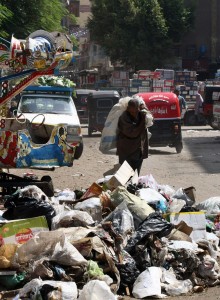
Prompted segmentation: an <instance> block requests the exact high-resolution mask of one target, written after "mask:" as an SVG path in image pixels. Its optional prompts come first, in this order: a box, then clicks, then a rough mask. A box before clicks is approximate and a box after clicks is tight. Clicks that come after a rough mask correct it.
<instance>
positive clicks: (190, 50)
mask: <svg viewBox="0 0 220 300" xmlns="http://www.w3.org/2000/svg"><path fill="white" fill-rule="evenodd" d="M186 57H187V58H195V57H196V46H195V45H188V46H187V48H186Z"/></svg>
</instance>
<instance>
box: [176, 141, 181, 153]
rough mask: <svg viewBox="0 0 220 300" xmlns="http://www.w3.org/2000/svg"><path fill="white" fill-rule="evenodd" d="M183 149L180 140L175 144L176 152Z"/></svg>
mask: <svg viewBox="0 0 220 300" xmlns="http://www.w3.org/2000/svg"><path fill="white" fill-rule="evenodd" d="M182 150H183V143H182V142H180V143H179V144H177V145H176V153H181V152H182Z"/></svg>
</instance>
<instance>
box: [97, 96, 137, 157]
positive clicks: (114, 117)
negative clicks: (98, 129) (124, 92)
mask: <svg viewBox="0 0 220 300" xmlns="http://www.w3.org/2000/svg"><path fill="white" fill-rule="evenodd" d="M131 99H132V98H131V97H125V98H121V99H120V100H119V102H118V103H117V104H115V105H114V106H113V107H112V109H111V110H110V112H109V114H108V117H107V119H106V121H105V126H104V128H103V130H102V136H101V140H100V145H99V150H100V151H101V152H102V153H103V154H107V153H108V152H109V150H112V149H116V140H117V128H118V119H119V117H120V116H121V114H122V113H123V112H124V111H125V110H126V109H127V106H128V102H129V100H131Z"/></svg>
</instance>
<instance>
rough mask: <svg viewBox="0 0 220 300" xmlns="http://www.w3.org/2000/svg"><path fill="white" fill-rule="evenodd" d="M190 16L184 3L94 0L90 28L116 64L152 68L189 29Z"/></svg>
mask: <svg viewBox="0 0 220 300" xmlns="http://www.w3.org/2000/svg"><path fill="white" fill-rule="evenodd" d="M175 13H177V16H176V17H174V16H173V15H174V14H175ZM180 15H181V18H180V19H178V18H179V16H180ZM190 17H191V15H190V10H189V9H187V8H186V7H185V6H184V3H183V1H182V0H169V1H166V0H147V1H146V0H94V1H93V2H92V16H91V17H90V19H89V21H88V28H89V29H90V32H91V38H92V39H93V40H94V41H96V42H97V43H98V44H100V45H101V46H102V47H103V48H104V49H105V50H106V54H107V55H109V56H110V58H111V60H112V61H113V62H114V61H116V60H119V61H121V62H122V63H124V64H125V65H126V66H127V67H132V68H133V69H140V68H147V69H153V68H155V67H158V65H161V64H162V63H163V61H164V60H165V59H166V58H167V57H168V56H169V50H170V48H171V46H172V45H173V43H174V42H176V41H177V40H180V39H181V36H182V34H184V33H185V32H186V31H187V30H188V29H189V27H190V25H191V23H192V19H191V18H190ZM172 18H174V20H173V19H172ZM173 26H175V28H173ZM178 30H181V32H180V33H179V35H178V34H177V33H178Z"/></svg>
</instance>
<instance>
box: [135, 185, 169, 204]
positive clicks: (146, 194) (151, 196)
mask: <svg viewBox="0 0 220 300" xmlns="http://www.w3.org/2000/svg"><path fill="white" fill-rule="evenodd" d="M137 196H139V197H140V198H141V199H142V200H145V201H146V202H147V203H155V202H158V201H160V200H161V201H164V202H166V199H165V198H164V197H163V195H161V194H160V193H159V192H157V191H155V190H154V189H151V188H143V189H140V190H138V191H137Z"/></svg>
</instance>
